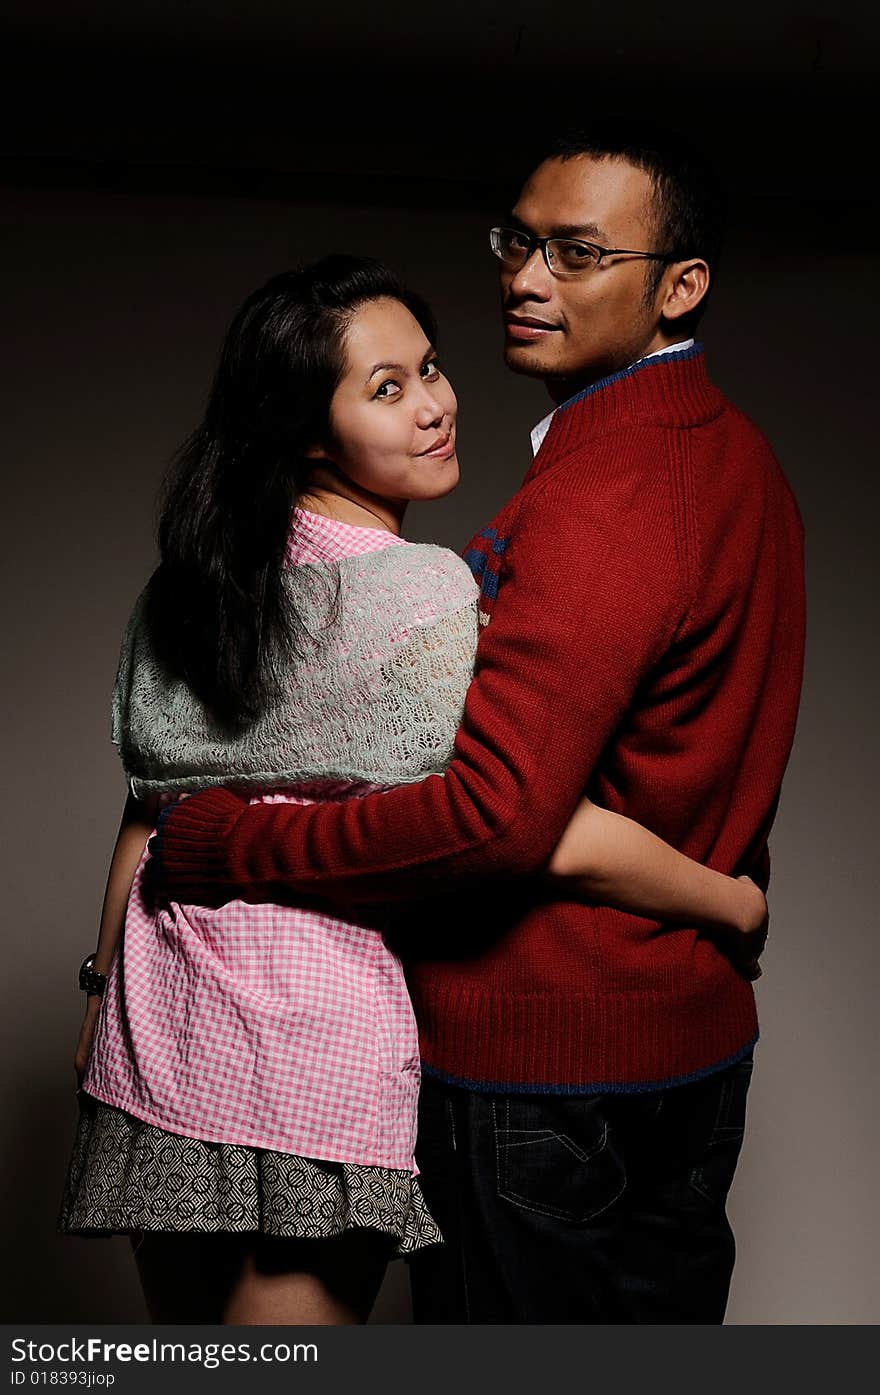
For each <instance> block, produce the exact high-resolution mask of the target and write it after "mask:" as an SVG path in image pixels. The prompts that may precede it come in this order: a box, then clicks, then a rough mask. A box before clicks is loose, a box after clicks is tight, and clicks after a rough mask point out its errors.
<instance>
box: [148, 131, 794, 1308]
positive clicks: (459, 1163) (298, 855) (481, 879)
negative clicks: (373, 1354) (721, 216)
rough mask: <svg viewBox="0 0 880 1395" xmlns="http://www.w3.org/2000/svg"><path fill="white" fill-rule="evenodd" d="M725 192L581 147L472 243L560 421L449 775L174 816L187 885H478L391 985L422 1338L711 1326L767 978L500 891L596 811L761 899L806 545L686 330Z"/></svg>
mask: <svg viewBox="0 0 880 1395" xmlns="http://www.w3.org/2000/svg"><path fill="white" fill-rule="evenodd" d="M711 188H712V186H711V184H710V183H709V182H708V181H707V179H706V176H705V173H704V172H703V171H702V170H701V169H700V168H699V167H698V166H697V165H696V164H695V163H694V162H693V161H692V160H691V159H690V158H689V157H688V156H685V155H682V154H680V153H679V152H677V151H676V150H675V149H674V148H672V147H669V148H666V147H664V146H663V145H662V144H658V143H655V142H654V141H653V140H652V139H650V138H649V139H642V140H636V139H634V138H633V137H632V136H631V135H630V134H626V135H625V136H624V137H621V136H620V135H612V136H611V137H610V138H606V137H604V136H594V137H592V138H591V137H589V136H587V137H585V138H584V139H583V140H581V141H579V142H577V143H575V144H570V145H565V146H560V147H558V148H557V149H556V150H554V151H553V153H552V154H551V155H550V156H549V157H548V158H547V159H546V160H544V161H543V162H542V163H541V164H540V165H539V166H538V168H537V169H536V170H535V171H534V173H533V174H532V175H531V177H530V178H529V179H528V181H527V182H526V185H525V187H524V188H523V190H522V192H521V194H520V197H519V200H518V202H517V204H516V206H515V208H514V209H513V211H512V214H511V216H510V218H509V219H508V226H507V227H504V228H499V229H495V230H494V231H493V233H492V246H493V250H494V251H495V253H496V255H497V256H498V257H499V258H500V273H501V292H502V303H503V311H504V320H505V331H506V339H505V356H506V360H507V363H508V365H509V367H511V368H512V369H513V370H514V371H516V372H520V373H525V374H528V375H531V376H537V377H540V378H542V379H543V380H544V381H545V382H546V384H547V386H548V388H549V391H550V394H551V397H552V399H553V400H554V401H555V402H556V403H557V408H556V410H555V411H554V412H553V413H552V414H551V416H550V417H548V418H546V419H545V421H543V422H542V423H541V424H540V425H539V426H538V427H537V428H536V430H535V432H534V433H533V446H534V449H535V452H536V454H535V458H534V461H533V464H532V466H531V469H530V470H529V472H528V474H527V476H526V479H525V482H524V483H523V485H522V487H521V488H520V489H519V491H518V492H517V493H516V494H515V495H514V497H513V499H512V500H511V501H510V502H509V503H508V504H507V505H506V506H505V507H504V508H503V509H502V510H501V511H500V513H499V514H498V516H497V517H496V518H495V519H494V520H493V522H492V524H491V526H489V527H487V528H485V529H483V530H482V531H481V532H480V533H478V534H477V536H476V537H475V538H474V540H473V541H472V543H471V544H470V546H469V547H468V549H467V550H466V552H465V557H466V558H467V560H468V562H469V563H470V565H471V568H472V570H473V572H474V575H475V576H476V578H477V580H478V581H479V583H480V586H481V611H482V615H481V618H482V619H483V621H484V627H483V631H482V635H481V641H480V648H479V656H478V665H477V673H476V677H475V679H474V681H473V683H472V685H471V688H470V690H469V694H468V700H467V704H466V708H465V714H464V718H463V722H462V726H461V729H460V732H459V738H458V741H457V745H456V757H455V760H454V761H453V763H452V765H451V766H450V768H449V770H448V771H447V773H446V775H445V776H444V777H442V778H441V777H432V778H431V779H429V780H426V781H425V782H424V783H423V784H421V785H416V786H409V787H407V788H402V789H397V790H392V791H390V792H388V793H385V794H381V795H377V796H373V797H369V798H365V799H362V800H351V801H348V802H347V803H343V804H341V805H335V806H333V807H326V806H325V807H313V808H309V809H307V810H303V809H297V808H295V807H292V806H277V805H276V806H255V807H252V808H246V807H245V806H244V805H243V804H242V802H241V801H240V800H238V799H237V798H236V797H235V796H233V795H230V794H228V793H227V792H225V791H211V792H209V793H206V794H203V795H200V796H198V797H196V798H193V799H191V800H188V801H186V802H185V803H183V804H182V805H180V806H179V807H178V808H177V809H175V810H173V811H172V812H171V813H170V815H169V816H168V817H167V820H166V824H165V828H164V830H163V835H162V838H163V846H162V860H163V868H164V871H165V874H166V877H167V881H168V885H169V890H170V892H171V894H172V895H174V896H175V897H177V898H178V899H181V900H199V899H200V898H202V897H216V896H217V894H218V893H219V894H222V895H233V894H239V895H243V896H245V897H249V898H251V899H264V898H266V897H272V896H273V895H277V894H279V892H280V890H281V889H282V888H284V889H286V890H287V891H288V892H289V891H293V892H295V893H299V894H303V893H311V894H320V895H322V896H329V897H331V898H338V899H340V900H346V901H350V902H367V901H378V900H381V899H383V898H385V897H389V896H393V897H395V898H400V897H412V898H415V897H418V896H421V897H425V896H426V895H432V896H433V895H434V894H435V893H436V892H439V891H440V890H441V889H442V890H443V891H448V890H449V888H450V887H456V888H458V889H459V890H460V891H461V892H462V897H463V904H464V909H462V904H461V903H459V905H458V907H457V908H456V911H455V919H454V924H453V923H450V925H449V927H448V931H449V933H448V937H447V940H446V942H445V943H444V944H442V945H441V948H440V949H438V950H437V951H436V952H434V954H433V957H432V958H431V959H430V960H423V961H422V962H418V961H413V963H412V964H411V965H410V973H409V977H410V985H411V989H412V993H413V1000H414V1004H415V1008H416V1013H417V1016H418V1019H419V1024H420V1032H421V1050H422V1056H423V1063H424V1076H425V1081H424V1086H423V1096H422V1108H421V1110H420V1121H419V1145H418V1157H419V1164H420V1167H421V1169H422V1182H423V1189H424V1191H425V1194H426V1196H427V1199H428V1202H429V1204H430V1205H431V1207H432V1209H433V1210H434V1213H435V1215H436V1217H437V1219H438V1221H439V1223H440V1225H441V1228H442V1229H443V1231H444V1234H445V1235H446V1239H447V1244H446V1246H444V1247H443V1248H442V1249H441V1250H438V1251H437V1252H436V1253H435V1254H434V1255H430V1254H429V1255H427V1256H424V1257H422V1258H421V1259H420V1260H419V1261H417V1262H416V1263H414V1265H413V1283H414V1301H415V1312H416V1318H417V1320H419V1321H428V1322H442V1321H453V1322H455V1321H459V1322H464V1321H468V1322H581V1321H595V1322H720V1321H721V1320H722V1318H723V1314H724V1307H725V1303H726V1298H727V1291H728V1287H729V1281H730V1275H731V1271H732V1265H733V1237H732V1234H731V1232H730V1227H729V1225H728V1223H727V1219H726V1216H725V1201H726V1196H727V1191H728V1188H729V1185H730V1182H731V1179H732V1176H733V1170H734V1167H735V1164H736V1160H737V1156H738V1153H739V1148H740V1144H741V1140H742V1132H743V1125H744V1117H745V1100H746V1090H747V1088H748V1080H749V1072H750V1069H751V1052H752V1048H753V1045H754V1042H755V1039H756V1035H757V1023H756V1015H755V1005H754V996H753V992H752V988H751V984H750V983H749V982H748V980H747V978H746V977H745V976H744V975H743V974H740V973H737V971H736V969H735V968H734V967H733V966H732V965H731V963H730V961H729V960H728V959H726V958H725V957H724V956H723V955H722V954H721V953H720V952H719V951H718V949H717V948H716V946H715V945H714V944H713V943H712V942H711V941H710V940H709V939H707V938H704V937H701V936H699V935H698V934H697V933H696V932H693V931H689V930H686V929H672V928H669V927H661V926H658V925H657V924H652V923H649V922H646V921H644V920H640V919H638V918H636V917H632V916H628V915H624V914H623V913H619V912H613V911H610V910H607V909H605V908H603V907H601V906H588V905H584V904H583V903H581V902H578V901H576V900H575V899H574V898H573V899H572V900H570V901H569V900H560V899H556V900H553V899H550V897H549V895H548V894H547V892H546V889H544V888H542V884H541V882H540V879H538V878H532V880H531V881H526V880H522V881H519V882H516V883H512V882H511V879H512V878H519V877H521V876H522V875H523V874H527V873H536V872H539V871H540V870H541V869H542V868H544V867H545V866H546V865H547V862H548V859H549V858H550V855H551V853H552V852H553V849H554V848H555V846H556V844H557V842H558V840H559V837H560V834H561V833H562V831H563V829H564V827H565V825H566V823H567V821H568V819H569V818H570V816H571V814H572V811H573V810H574V808H575V806H576V804H577V801H578V799H579V797H580V796H581V794H582V793H583V792H584V791H586V792H588V793H589V794H590V796H591V797H592V798H593V799H594V801H595V802H597V803H600V804H604V805H606V806H608V807H610V808H612V809H615V810H617V811H619V812H622V813H625V814H628V815H630V816H631V817H632V818H634V819H636V820H638V821H639V822H641V823H644V824H646V825H648V826H649V827H650V828H652V829H653V830H654V831H655V832H656V833H658V834H659V835H660V836H661V837H663V838H665V839H667V840H668V841H670V842H672V843H674V844H675V845H676V846H678V847H679V848H681V849H682V850H683V851H684V852H687V853H688V854H690V855H691V856H692V857H696V858H698V859H700V860H703V861H706V862H709V863H711V864H712V865H713V866H715V867H717V868H720V869H721V870H723V871H727V872H732V871H737V872H746V871H747V872H750V873H751V874H752V875H756V876H757V877H758V878H759V879H761V880H762V881H763V882H764V883H765V884H766V877H767V872H768V867H767V859H766V840H767V834H768V831H769V828H770V825H771V823H772V820H773V816H774V813H775V809H776V804H777V800H778V795H779V788H780V784H781V780H782V775H783V771H784V768H785V765H786V761H787V758H788V754H789V750H790V746H791V742H792V738H793V733H794V724H795V717H796V711H797V702H798V695H799V688H800V679H801V668H802V647H803V590H802V530H801V524H800V520H799V516H798V513H797V508H796V505H795V503H794V501H793V499H792V496H791V493H790V491H789V489H788V486H787V485H786V483H785V481H784V479H783V477H782V474H781V472H780V470H779V467H778V466H777V464H776V462H775V460H774V459H773V456H772V454H771V452H770V450H769V448H768V446H767V445H766V443H765V441H764V440H763V438H762V437H761V436H760V434H759V433H758V432H757V430H756V429H755V428H754V427H753V426H752V425H751V424H750V423H749V422H748V421H747V420H746V419H745V418H744V417H743V416H742V415H741V414H740V413H739V412H738V411H737V410H736V408H735V407H733V406H732V405H731V404H730V403H728V402H727V401H726V400H725V399H724V397H723V396H722V394H721V393H720V392H719V391H718V390H717V389H716V388H715V387H714V386H713V385H712V384H711V382H710V381H709V379H708V377H707V375H706V369H705V365H704V361H703V355H702V351H701V349H700V347H699V346H698V345H695V344H694V343H693V340H692V334H693V329H694V326H695V324H696V322H697V320H698V318H699V316H700V313H701V311H702V309H703V307H704V305H705V300H706V295H707V292H708V289H709V285H710V281H711V276H712V269H713V267H714V265H715V262H716V260H717V256H718V249H719V242H720V228H719V221H718V216H717V203H716V200H715V198H714V196H713V194H712V192H711ZM564 860H565V850H564V846H563V848H562V849H561V850H560V852H559V854H558V855H557V862H556V869H557V870H562V871H565V866H564ZM512 885H513V887H514V894H513V895H511V894H510V892H511V886H512ZM472 886H477V887H478V889H477V890H476V891H474V892H471V891H470V888H471V887H472ZM468 908H470V913H468ZM412 920H413V922H414V929H413V930H412V932H411V933H410V939H411V942H412V946H413V949H414V950H415V952H418V951H419V943H418V940H419V937H418V921H419V915H418V914H417V913H416V914H415V915H414V916H413V917H412ZM442 939H443V936H442V934H441V940H442ZM456 946H457V947H458V950H457V951H456Z"/></svg>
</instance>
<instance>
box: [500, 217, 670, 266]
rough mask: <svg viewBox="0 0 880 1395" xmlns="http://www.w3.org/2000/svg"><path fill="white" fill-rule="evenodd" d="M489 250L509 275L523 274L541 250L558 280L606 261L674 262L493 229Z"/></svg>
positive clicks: (663, 256) (627, 250) (564, 239)
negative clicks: (530, 260)
mask: <svg viewBox="0 0 880 1395" xmlns="http://www.w3.org/2000/svg"><path fill="white" fill-rule="evenodd" d="M489 246H490V247H491V248H492V251H493V252H494V253H495V256H496V257H497V258H498V259H499V261H502V262H503V263H504V265H505V266H506V267H507V268H508V270H509V271H519V270H520V268H521V267H524V266H525V264H526V262H527V261H528V260H529V258H530V257H531V256H532V254H533V253H534V252H535V249H536V248H538V247H540V249H541V254H542V256H543V258H544V261H545V262H546V263H547V270H548V271H550V272H551V273H552V275H554V276H580V275H581V273H582V272H584V271H592V270H593V268H594V267H597V266H599V265H600V264H601V262H602V258H603V257H621V256H625V257H644V258H646V259H647V260H648V261H652V262H671V261H674V260H675V258H674V257H672V256H670V255H669V254H668V253H667V252H634V251H633V250H632V248H630V247H600V246H599V245H598V244H597V243H595V242H584V241H582V240H581V239H580V238H577V237H532V235H531V233H526V232H521V231H520V230H519V228H493V229H492V230H491V232H490V233H489Z"/></svg>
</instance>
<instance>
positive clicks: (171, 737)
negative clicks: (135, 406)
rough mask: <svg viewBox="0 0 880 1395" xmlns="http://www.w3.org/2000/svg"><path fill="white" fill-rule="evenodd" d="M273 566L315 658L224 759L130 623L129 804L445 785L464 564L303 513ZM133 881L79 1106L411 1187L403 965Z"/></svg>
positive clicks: (467, 649) (216, 737) (121, 711)
mask: <svg viewBox="0 0 880 1395" xmlns="http://www.w3.org/2000/svg"><path fill="white" fill-rule="evenodd" d="M290 560H291V563H292V567H291V572H292V573H293V574H292V575H291V577H290V580H291V583H292V584H293V585H294V587H295V589H296V595H297V600H298V602H302V601H303V600H304V599H305V603H307V604H309V605H311V607H312V609H311V612H310V614H311V617H312V620H313V622H314V630H313V635H314V639H313V644H312V646H311V648H310V651H309V657H308V660H306V659H303V660H302V661H301V662H300V663H299V664H298V666H297V668H296V671H295V673H294V674H293V675H292V679H291V684H290V689H289V691H288V692H287V693H286V694H285V698H284V700H283V702H282V703H281V704H280V705H279V707H277V708H276V709H275V710H274V712H273V713H272V714H271V716H270V718H269V719H267V720H266V721H265V722H264V723H262V724H261V725H260V728H259V731H254V730H252V731H251V732H250V733H249V734H248V736H247V738H246V739H245V740H243V741H242V742H240V743H239V744H233V743H230V742H229V741H228V740H226V741H225V742H224V741H223V739H222V737H221V735H220V733H218V732H217V731H216V729H215V728H214V727H213V726H212V724H211V722H210V719H209V718H208V716H207V714H206V713H205V712H204V710H203V709H202V708H201V707H200V706H199V704H198V703H197V702H196V700H195V698H194V697H193V695H192V694H191V693H190V692H189V691H188V690H187V689H186V688H185V687H184V686H183V685H181V684H177V683H174V682H173V681H172V680H171V679H170V678H169V677H168V675H167V674H165V673H164V672H163V670H162V669H161V667H160V666H159V665H158V664H157V663H156V661H155V658H154V656H153V655H152V651H151V647H150V645H149V641H148V637H147V635H146V634H145V631H144V627H143V625H142V623H141V620H140V618H139V617H140V614H141V607H140V606H139V608H138V611H137V612H136V614H135V618H134V620H133V622H132V624H131V625H130V626H129V629H128V632H127V635H126V639H125V643H124V648H123V659H122V664H121V667H120V680H119V683H118V685H117V693H116V722H117V724H118V725H117V729H118V732H119V737H120V742H121V750H122V754H123V756H124V757H125V760H126V766H127V768H128V770H129V772H130V773H131V774H134V775H137V776H139V777H140V778H139V779H138V780H136V782H135V787H136V788H137V789H138V790H141V791H143V790H147V789H150V790H160V791H163V792H168V791H173V790H178V789H190V788H199V787H200V786H202V785H209V784H212V783H217V782H218V781H220V780H223V781H228V780H229V778H230V774H234V775H235V777H236V778H237V780H238V781H239V782H241V783H244V784H250V785H259V784H260V783H261V782H265V783H266V784H269V785H272V786H277V785H283V786H285V789H284V790H283V791H280V790H278V789H277V788H269V789H255V790H253V791H252V792H251V801H252V802H258V803H264V802H269V803H272V802H285V803H287V802H298V803H305V802H309V800H308V799H307V798H306V797H305V794H304V791H308V793H309V794H312V795H314V794H315V791H316V787H320V788H321V790H322V793H321V796H320V797H321V798H327V797H338V796H339V795H340V794H344V793H346V792H348V793H351V792H352V790H358V791H360V790H363V789H365V788H367V789H368V788H375V786H376V784H383V785H384V784H389V783H391V782H392V781H394V780H415V779H418V778H419V777H420V776H421V775H422V774H424V773H428V772H429V771H432V770H435V769H438V768H440V769H442V768H443V767H444V766H445V764H446V762H447V761H448V759H449V757H450V754H451V751H452V745H453V741H454V738H455V733H456V728H457V726H458V722H459V716H460V713H461V706H462V703H463V700H464V694H465V691H466V688H467V684H468V681H469V679H470V676H471V671H472V664H473V655H474V649H475V646H476V636H477V612H476V604H475V598H476V587H475V585H474V582H473V581H472V579H471V575H470V572H469V570H468V569H467V567H466V566H465V564H464V563H463V562H461V561H460V559H458V558H457V557H455V556H454V555H453V554H451V553H447V552H444V551H443V550H442V549H440V548H436V547H421V546H416V545H413V544H409V543H405V542H403V541H402V540H401V539H399V538H397V537H394V536H393V535H392V534H388V533H382V532H379V531H378V530H376V529H368V528H355V527H351V526H350V525H346V524H339V523H334V522H333V521H331V520H328V519H324V518H319V517H316V516H314V515H306V514H300V513H297V516H296V521H295V526H294V529H293V533H292V539H291V557H290ZM300 574H302V575H300ZM337 578H339V582H340V584H339V588H338V590H339V596H340V604H339V605H338V607H337V614H336V618H335V619H334V620H333V622H332V623H331V624H330V625H329V626H328V625H325V618H326V610H325V609H323V608H322V606H325V605H326V598H327V596H328V595H330V596H332V595H333V594H334V592H335V591H336V589H337V587H336V579H337ZM322 724H323V725H322ZM285 740H286V741H289V742H290V746H289V747H286V746H285V745H284V742H285ZM163 743H167V744H164V745H163ZM297 780H298V781H300V782H301V783H299V784H295V783H294V782H295V781H297ZM346 782H347V783H346ZM149 871H150V859H149V856H148V855H147V853H146V851H145V853H144V856H143V857H142V859H141V863H140V866H139V867H138V869H137V872H136V873H135V877H134V882H133V885H132V890H131V895H130V897H129V903H128V908H127V912H126V922H125V932H124V937H123V945H122V949H121V952H120V953H119V954H117V956H116V959H115V960H114V963H113V966H112V969H111V973H110V976H109V979H108V983H107V991H106V994H105V998H104V1003H103V1006H102V1010H101V1015H100V1018H99V1021H98V1027H97V1030H96V1034H95V1044H94V1048H93V1051H92V1056H91V1060H90V1063H89V1068H88V1072H87V1074H86V1078H85V1080H84V1082H83V1084H84V1088H85V1090H86V1091H87V1092H88V1093H89V1094H90V1095H93V1096H94V1097H95V1098H97V1099H99V1100H101V1101H103V1102H104V1103H105V1104H110V1105H114V1106H116V1107H117V1108H119V1109H123V1110H126V1111H127V1112H128V1113H130V1114H132V1115H134V1116H135V1117H136V1118H138V1119H141V1120H143V1121H145V1122H147V1123H151V1124H155V1125H157V1126H158V1127H159V1128H163V1129H166V1130H169V1131H170V1132H172V1133H176V1134H180V1135H184V1136H188V1137H192V1138H198V1139H203V1140H206V1141H209V1142H217V1143H234V1144H243V1145H247V1146H249V1147H254V1148H264V1149H270V1150H273V1151H278V1152H284V1153H294V1154H299V1155H301V1156H303V1157H307V1158H316V1159H323V1160H326V1161H333V1162H344V1163H357V1164H361V1165H364V1166H373V1167H386V1168H406V1169H410V1170H412V1169H414V1161H413V1146H414V1139H415V1123H416V1104H417V1097H418V1085H419V1054H418V1034H417V1030H416V1024H415V1019H414V1016H413V1012H412V1007H411V1004H410V1001H409V995H408V993H407V989H406V984H405V981H404V976H403V970H402V967H401V965H400V961H399V959H398V958H397V956H396V955H394V954H392V952H391V951H390V950H389V949H388V947H387V945H386V944H385V942H384V940H383V938H382V936H381V935H380V934H377V932H376V930H375V928H373V927H372V926H370V925H368V924H363V925H361V924H356V923H353V922H352V921H350V920H343V919H340V918H338V917H336V916H333V915H329V914H324V913H323V912H322V911H319V910H317V909H315V908H312V907H307V908H303V907H296V906H279V905H272V904H265V905H261V906H252V905H247V904H245V903H244V902H242V901H232V902H230V903H228V904H227V905H225V906H222V907H220V908H219V909H209V908H206V907H202V906H194V905H187V904H181V903H179V902H177V901H171V902H166V901H162V900H161V899H158V898H157V896H156V892H155V888H154V887H153V885H152V884H151V878H150V875H149Z"/></svg>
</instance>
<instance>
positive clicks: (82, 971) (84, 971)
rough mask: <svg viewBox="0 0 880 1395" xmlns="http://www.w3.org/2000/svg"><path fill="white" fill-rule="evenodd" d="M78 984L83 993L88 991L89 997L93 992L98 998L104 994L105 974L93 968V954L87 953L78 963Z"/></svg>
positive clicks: (105, 985)
mask: <svg viewBox="0 0 880 1395" xmlns="http://www.w3.org/2000/svg"><path fill="white" fill-rule="evenodd" d="M79 986H80V988H81V989H82V991H83V992H84V993H88V995H89V997H91V996H92V995H93V994H96V995H97V996H98V997H99V998H103V996H104V989H105V988H106V987H107V975H106V974H99V973H98V971H97V969H96V968H95V956H94V954H89V955H87V957H86V958H85V959H84V960H83V961H82V964H81V965H80V968H79Z"/></svg>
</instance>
